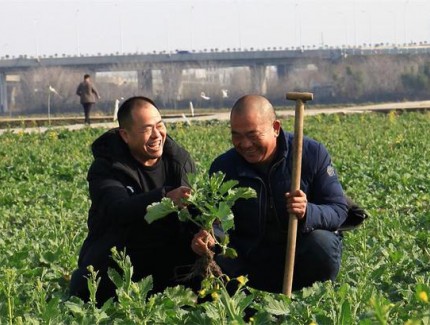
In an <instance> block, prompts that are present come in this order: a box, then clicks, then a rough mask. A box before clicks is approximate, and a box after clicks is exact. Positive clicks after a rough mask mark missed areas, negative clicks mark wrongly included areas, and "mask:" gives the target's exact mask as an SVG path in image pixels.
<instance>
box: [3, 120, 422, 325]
mask: <svg viewBox="0 0 430 325" xmlns="http://www.w3.org/2000/svg"><path fill="white" fill-rule="evenodd" d="M282 122H283V126H284V128H285V129H287V130H292V119H290V120H284V121H282ZM429 125H430V114H429V113H424V114H422V113H404V114H400V115H398V114H395V113H390V114H388V115H380V114H375V113H369V114H360V115H345V116H342V115H318V116H313V117H306V119H305V124H304V127H305V134H306V135H308V136H310V137H312V138H315V139H316V140H319V141H321V142H322V143H324V144H325V145H326V146H327V148H328V150H329V152H330V153H331V156H332V158H333V163H334V165H335V167H336V170H337V172H338V174H339V177H340V180H341V182H342V185H343V187H344V190H345V191H346V193H347V194H348V195H349V196H351V197H352V198H353V199H354V200H356V201H357V202H359V203H360V204H361V205H362V206H363V207H364V208H365V209H366V210H368V211H369V212H370V214H371V215H372V217H371V218H370V219H368V220H366V221H365V222H364V224H363V225H362V226H361V227H360V228H359V229H357V230H354V231H350V232H345V233H344V253H343V256H342V266H341V270H340V273H339V276H338V279H337V281H336V282H335V283H330V282H327V283H316V284H314V285H313V286H312V287H310V288H305V289H303V290H301V291H298V292H294V293H293V297H292V300H289V299H287V298H286V297H285V296H283V295H275V294H268V293H265V292H257V291H254V290H252V289H251V288H249V287H247V284H246V283H244V284H243V286H241V287H240V288H239V289H238V290H237V291H228V290H227V292H226V291H223V290H226V289H225V288H224V287H223V286H222V285H220V284H219V283H218V284H217V283H216V282H210V283H209V282H208V283H205V284H204V286H203V287H202V290H203V289H205V290H206V292H202V293H201V295H199V294H198V293H194V292H192V291H190V290H189V289H186V288H183V287H175V288H169V289H168V290H166V291H165V292H163V293H160V294H157V295H152V296H150V295H147V294H145V292H146V291H147V290H148V288H149V287H150V286H151V283H150V282H151V279H150V278H146V279H144V280H142V281H143V282H139V283H132V282H130V281H128V280H127V279H128V276H129V274H130V272H132V266H131V265H130V264H128V262H127V259H126V257H124V256H122V257H119V258H120V259H121V260H122V261H124V262H123V264H122V265H123V267H124V269H125V270H126V272H124V273H123V274H122V277H123V278H122V280H119V278H118V277H117V280H118V281H117V282H116V283H117V285H118V290H122V295H123V298H121V300H120V301H115V302H114V301H112V302H111V303H110V304H108V305H105V306H103V307H101V308H97V307H96V306H94V304H92V303H91V302H89V303H86V304H85V303H83V302H82V301H80V300H79V299H76V298H69V297H68V286H69V281H70V274H71V272H72V271H73V269H75V268H76V265H77V256H78V252H79V249H80V246H81V245H82V242H83V239H84V238H85V235H86V232H87V226H86V222H87V214H88V209H89V204H90V202H89V199H88V187H87V182H86V173H87V170H88V167H89V164H90V163H91V160H92V157H91V152H90V150H89V146H90V144H91V142H92V141H94V139H95V138H96V137H98V136H99V135H101V134H102V133H103V132H104V131H105V130H103V129H91V128H86V129H84V130H81V131H67V130H49V131H48V132H45V133H34V134H26V133H24V132H19V133H11V132H6V133H4V134H2V135H0V181H1V188H0V229H1V231H2V232H1V234H2V235H1V236H0V252H1V253H0V324H96V323H100V324H130V323H141V324H145V323H147V324H154V323H158V324H161V323H163V324H232V323H234V322H236V323H239V324H240V323H245V322H246V323H254V324H361V325H366V324H429V323H430V312H429V310H430V308H429V307H430V305H429V297H430V276H429V274H430V268H429V265H430V249H429V247H430V236H429V235H428V230H429V228H430V213H429V211H430V193H429V189H430V137H428V136H427V134H428V128H429ZM167 127H168V130H169V133H170V134H171V135H172V136H173V138H174V139H175V140H177V141H178V142H179V143H181V144H182V145H183V146H184V147H185V148H187V149H188V150H189V151H190V152H191V155H192V156H193V157H194V159H195V160H196V162H197V165H198V166H199V169H200V170H202V171H204V170H207V168H208V166H209V164H210V163H211V161H212V159H213V158H215V156H217V155H218V154H220V153H221V152H223V151H225V150H226V149H227V148H229V147H230V146H231V144H230V141H229V137H230V132H229V129H228V124H227V123H225V122H216V123H214V122H211V123H210V124H208V123H193V125H192V126H191V127H188V126H186V125H185V124H171V125H167ZM143 215H144V213H143V214H142V217H143ZM121 263H122V262H121ZM127 270H128V271H127ZM231 281H237V282H239V283H241V282H240V281H242V282H243V281H244V278H240V279H231ZM90 284H91V285H93V286H95V285H96V283H95V282H94V281H90ZM227 288H228V286H227ZM202 300H204V301H202ZM241 317H242V319H243V320H240V319H241Z"/></svg>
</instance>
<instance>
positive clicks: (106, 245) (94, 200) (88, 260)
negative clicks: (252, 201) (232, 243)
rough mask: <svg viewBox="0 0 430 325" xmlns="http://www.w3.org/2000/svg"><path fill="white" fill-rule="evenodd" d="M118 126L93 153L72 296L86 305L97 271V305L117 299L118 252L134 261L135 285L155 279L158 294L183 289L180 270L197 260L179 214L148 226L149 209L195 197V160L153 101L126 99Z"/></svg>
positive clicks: (99, 140)
mask: <svg viewBox="0 0 430 325" xmlns="http://www.w3.org/2000/svg"><path fill="white" fill-rule="evenodd" d="M118 122H119V128H114V129H112V130H109V131H107V132H105V133H104V134H102V135H101V136H100V137H99V138H98V139H96V140H95V141H94V143H93V144H92V147H91V149H92V152H93V156H94V161H93V162H92V164H91V167H90V169H89V171H88V176H87V180H88V184H89V192H90V198H91V208H90V211H89V214H88V235H87V238H86V239H85V241H84V243H83V245H82V248H81V251H80V254H79V261H78V269H77V270H76V271H75V272H73V275H72V279H71V284H70V293H71V294H72V295H74V296H78V297H80V298H82V299H84V300H88V298H89V291H88V285H87V279H86V278H87V277H88V276H89V272H88V270H87V267H88V266H90V265H92V266H93V267H94V269H95V270H96V271H97V272H98V277H99V278H100V285H99V287H98V290H97V303H98V304H99V305H101V304H103V303H104V302H105V301H106V300H107V299H109V298H110V297H115V286H114V285H113V283H112V281H110V279H109V277H108V274H107V271H108V269H109V268H117V265H116V264H115V263H114V262H113V261H112V259H111V257H110V255H111V248H112V247H116V248H117V249H118V251H123V250H125V252H126V254H127V255H128V256H129V257H130V260H131V262H132V264H133V271H134V273H133V280H135V281H138V280H140V279H142V278H143V277H146V276H148V275H152V277H153V291H154V292H159V291H163V290H164V289H165V288H166V287H167V286H174V285H176V284H178V282H177V278H176V277H175V271H176V270H177V269H178V268H180V269H181V270H182V271H183V269H182V266H184V265H188V264H192V263H193V262H194V261H195V258H196V255H195V254H194V253H193V251H192V250H191V248H190V242H191V238H192V229H189V228H188V227H187V226H185V225H184V223H182V222H179V220H178V218H177V216H176V215H174V214H173V215H170V216H168V217H167V218H164V219H160V220H157V221H155V222H153V223H151V224H148V223H147V222H146V221H145V219H144V216H145V214H146V208H147V206H148V205H150V204H152V203H154V202H159V201H161V199H162V198H163V197H168V198H170V199H172V200H173V202H174V203H175V204H178V205H181V200H182V199H183V198H185V197H188V196H189V194H190V191H191V190H190V188H189V186H188V180H187V174H188V173H191V172H195V164H194V161H193V160H192V159H191V157H190V154H189V153H188V152H187V151H186V150H185V149H184V148H182V147H181V146H179V145H178V144H177V143H176V142H175V141H174V140H173V139H172V138H171V137H169V136H168V135H167V129H166V125H165V124H164V122H163V119H162V118H161V114H160V112H159V110H158V108H157V106H156V105H155V103H154V102H153V101H152V100H151V99H149V98H146V97H143V96H136V97H131V98H129V99H127V100H126V101H125V102H124V103H123V104H122V105H121V107H120V108H119V110H118ZM182 271H180V273H182ZM180 275H182V274H180ZM181 284H184V283H183V282H181ZM185 284H186V283H185Z"/></svg>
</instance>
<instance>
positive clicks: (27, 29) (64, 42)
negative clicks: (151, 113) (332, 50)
mask: <svg viewBox="0 0 430 325" xmlns="http://www.w3.org/2000/svg"><path fill="white" fill-rule="evenodd" d="M425 41H426V42H427V43H430V1H429V0H394V1H388V0H385V1H383V0H371V1H363V0H355V1H354V0H340V1H332V0H308V1H306V0H140V1H137V0H115V1H110V0H104V1H100V0H99V1H96V0H82V1H67V0H57V1H54V0H48V1H36V0H0V57H4V56H5V55H10V56H19V55H29V56H37V55H54V54H58V55H62V54H68V55H76V54H88V55H96V54H98V53H101V54H109V53H116V52H120V53H134V52H140V53H147V52H152V51H175V50H188V51H191V50H196V51H199V50H204V49H207V50H210V49H219V50H223V49H227V48H230V49H232V48H242V49H245V48H247V49H250V48H254V49H261V48H267V47H277V48H278V47H282V48H284V47H291V46H294V47H297V46H308V45H309V46H313V45H315V46H321V45H328V46H342V45H362V44H363V43H381V42H383V43H390V44H391V43H396V44H403V43H409V42H417V43H419V42H425Z"/></svg>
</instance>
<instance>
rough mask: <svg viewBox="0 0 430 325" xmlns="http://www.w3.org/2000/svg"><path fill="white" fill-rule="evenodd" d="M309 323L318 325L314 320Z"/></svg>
mask: <svg viewBox="0 0 430 325" xmlns="http://www.w3.org/2000/svg"><path fill="white" fill-rule="evenodd" d="M309 325H318V324H317V323H315V321H312V322H310V323H309Z"/></svg>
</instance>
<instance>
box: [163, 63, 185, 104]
mask: <svg viewBox="0 0 430 325" xmlns="http://www.w3.org/2000/svg"><path fill="white" fill-rule="evenodd" d="M161 79H162V80H163V89H164V94H163V95H164V96H162V98H163V101H164V102H165V103H166V102H167V103H170V104H173V107H174V108H176V103H177V101H178V100H179V99H180V97H181V94H180V92H179V90H180V88H181V84H182V68H175V69H172V68H168V69H163V70H161Z"/></svg>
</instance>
